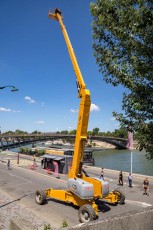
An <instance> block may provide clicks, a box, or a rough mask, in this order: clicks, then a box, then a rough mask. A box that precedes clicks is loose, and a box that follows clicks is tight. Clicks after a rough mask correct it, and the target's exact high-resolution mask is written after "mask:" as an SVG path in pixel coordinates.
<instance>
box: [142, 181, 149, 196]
mask: <svg viewBox="0 0 153 230" xmlns="http://www.w3.org/2000/svg"><path fill="white" fill-rule="evenodd" d="M143 188H144V193H143V195H149V194H148V190H149V181H148V178H145V180H144V181H143Z"/></svg>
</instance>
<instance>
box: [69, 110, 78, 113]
mask: <svg viewBox="0 0 153 230" xmlns="http://www.w3.org/2000/svg"><path fill="white" fill-rule="evenodd" d="M70 112H71V113H77V112H78V109H77V110H74V109H70Z"/></svg>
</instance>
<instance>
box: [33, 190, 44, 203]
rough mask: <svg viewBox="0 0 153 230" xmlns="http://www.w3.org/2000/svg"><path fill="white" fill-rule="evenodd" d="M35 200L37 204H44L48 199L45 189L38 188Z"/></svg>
mask: <svg viewBox="0 0 153 230" xmlns="http://www.w3.org/2000/svg"><path fill="white" fill-rule="evenodd" d="M35 201H36V203H37V204H40V205H41V204H44V203H45V201H46V194H45V192H44V191H43V190H37V191H36V192H35Z"/></svg>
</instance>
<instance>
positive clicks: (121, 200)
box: [113, 190, 125, 204]
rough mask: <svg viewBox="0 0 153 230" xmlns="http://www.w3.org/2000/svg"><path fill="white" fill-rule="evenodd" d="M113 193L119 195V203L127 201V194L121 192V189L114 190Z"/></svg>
mask: <svg viewBox="0 0 153 230" xmlns="http://www.w3.org/2000/svg"><path fill="white" fill-rule="evenodd" d="M113 193H114V194H115V195H117V196H118V202H117V203H118V204H124V203H125V194H124V193H123V192H121V191H120V190H114V191H113Z"/></svg>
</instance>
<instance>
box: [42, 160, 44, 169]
mask: <svg viewBox="0 0 153 230" xmlns="http://www.w3.org/2000/svg"><path fill="white" fill-rule="evenodd" d="M41 167H42V168H44V159H42V160H41Z"/></svg>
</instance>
